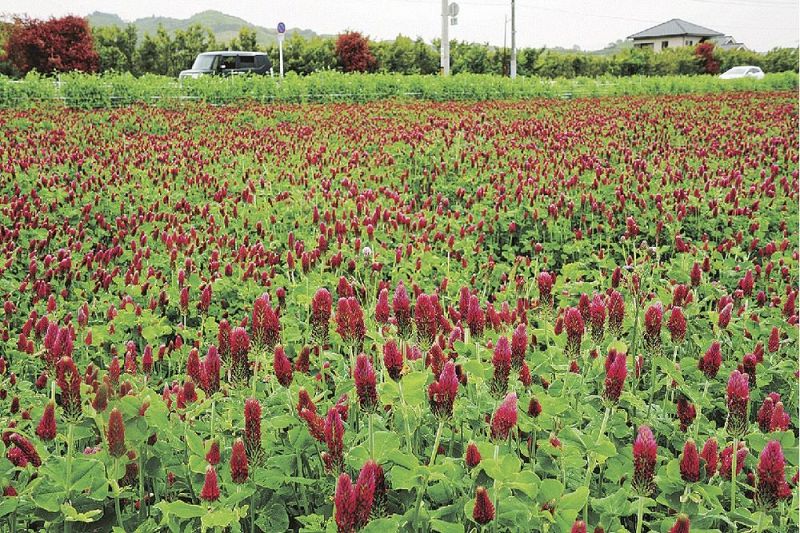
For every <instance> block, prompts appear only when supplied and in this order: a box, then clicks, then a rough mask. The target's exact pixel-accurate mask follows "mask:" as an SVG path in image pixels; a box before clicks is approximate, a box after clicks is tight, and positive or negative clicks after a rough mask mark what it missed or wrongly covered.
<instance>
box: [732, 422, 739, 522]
mask: <svg viewBox="0 0 800 533" xmlns="http://www.w3.org/2000/svg"><path fill="white" fill-rule="evenodd" d="M738 446H739V439H738V438H737V437H733V448H732V450H733V453H731V507H730V511H731V513H733V512H734V511H735V510H736V467H737V465H736V460H737V459H738V457H737V456H738V455H739V454H738V449H737V448H738Z"/></svg>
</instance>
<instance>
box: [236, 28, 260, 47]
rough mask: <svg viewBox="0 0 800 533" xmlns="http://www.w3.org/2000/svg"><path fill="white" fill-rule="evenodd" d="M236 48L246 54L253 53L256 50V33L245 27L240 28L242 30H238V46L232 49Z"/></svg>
mask: <svg viewBox="0 0 800 533" xmlns="http://www.w3.org/2000/svg"><path fill="white" fill-rule="evenodd" d="M236 48H238V49H239V50H243V51H247V52H255V51H256V50H258V43H257V42H256V31H255V30H254V29H252V28H248V27H247V26H242V28H241V29H239V37H238V46H237V47H234V49H236Z"/></svg>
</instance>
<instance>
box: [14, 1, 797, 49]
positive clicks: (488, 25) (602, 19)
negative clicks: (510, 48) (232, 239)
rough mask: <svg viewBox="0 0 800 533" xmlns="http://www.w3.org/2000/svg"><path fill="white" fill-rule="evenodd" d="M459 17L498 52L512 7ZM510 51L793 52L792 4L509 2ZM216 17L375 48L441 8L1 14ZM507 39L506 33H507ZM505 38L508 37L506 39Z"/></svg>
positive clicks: (434, 23) (302, 4)
mask: <svg viewBox="0 0 800 533" xmlns="http://www.w3.org/2000/svg"><path fill="white" fill-rule="evenodd" d="M456 1H457V2H458V3H459V4H460V7H461V12H460V14H459V16H458V25H457V26H451V32H450V37H451V39H458V40H466V41H475V42H489V43H492V44H497V45H502V44H503V28H504V23H505V22H504V21H505V17H506V16H507V15H509V14H510V7H509V6H510V3H511V1H510V0H456ZM516 3H517V43H518V46H523V47H524V46H544V45H547V46H563V47H572V46H573V45H578V46H580V47H581V48H582V49H585V50H594V49H598V48H602V47H604V46H605V45H606V44H608V43H609V42H612V41H615V40H616V39H624V38H625V37H627V36H628V35H630V34H632V33H636V32H638V31H640V30H643V29H645V28H648V27H650V26H654V25H656V24H659V23H661V22H664V21H666V20H669V19H671V18H682V19H684V20H688V21H689V22H693V23H695V24H699V25H701V26H706V27H709V28H711V29H714V30H717V31H719V32H722V33H725V34H728V35H733V36H734V37H735V38H736V39H737V40H739V41H741V42H743V43H745V45H747V46H748V47H749V48H751V49H753V50H758V51H766V50H769V49H770V48H773V47H775V46H798V32H799V31H800V30H799V29H798V17H800V10H799V9H798V6H799V5H800V2H798V0H516ZM206 9H217V10H219V11H222V12H224V13H228V14H230V15H235V16H238V17H241V18H243V19H245V20H247V21H248V22H251V23H254V24H258V25H261V26H267V27H274V26H275V24H277V22H278V21H283V22H285V23H286V25H287V27H300V28H307V29H311V30H313V31H315V32H317V33H325V34H335V33H339V32H341V31H343V30H347V29H350V30H358V31H361V32H363V33H366V34H368V35H369V36H370V37H371V38H373V39H390V38H393V37H394V36H396V35H397V34H398V33H402V34H404V35H408V36H410V37H417V36H421V37H423V38H424V39H426V40H430V39H432V38H434V37H437V36H438V35H439V34H440V31H441V30H440V28H441V25H440V24H441V22H440V21H441V19H440V17H439V13H440V9H441V2H440V0H258V1H256V0H226V1H225V2H219V1H213V0H167V1H165V0H69V1H66V0H62V1H58V0H34V1H33V2H31V0H2V2H0V12H3V13H5V14H8V13H27V14H28V15H30V16H33V17H38V18H46V17H49V16H51V15H56V16H58V15H65V14H74V15H87V14H89V13H91V12H92V11H103V12H106V13H116V14H118V15H120V16H121V17H122V18H123V19H125V20H128V21H132V20H134V19H137V18H140V17H149V16H152V15H156V16H168V17H176V18H188V17H189V16H191V15H192V14H194V13H197V12H199V11H203V10H206ZM509 31H510V25H509ZM509 38H510V37H509Z"/></svg>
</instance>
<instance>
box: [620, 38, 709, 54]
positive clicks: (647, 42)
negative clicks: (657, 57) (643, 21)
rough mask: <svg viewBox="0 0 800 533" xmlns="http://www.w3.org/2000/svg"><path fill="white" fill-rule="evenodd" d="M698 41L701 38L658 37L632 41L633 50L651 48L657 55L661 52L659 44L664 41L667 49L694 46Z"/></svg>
mask: <svg viewBox="0 0 800 533" xmlns="http://www.w3.org/2000/svg"><path fill="white" fill-rule="evenodd" d="M700 39H702V37H697V36H695V35H686V36H683V35H682V36H678V37H660V38H658V39H634V40H633V46H634V47H635V48H636V47H644V48H652V50H653V51H654V52H655V53H658V52H660V51H661V50H662V48H661V44H662V42H664V41H666V42H667V48H679V47H681V46H694V45H696V44H697V43H699V42H700Z"/></svg>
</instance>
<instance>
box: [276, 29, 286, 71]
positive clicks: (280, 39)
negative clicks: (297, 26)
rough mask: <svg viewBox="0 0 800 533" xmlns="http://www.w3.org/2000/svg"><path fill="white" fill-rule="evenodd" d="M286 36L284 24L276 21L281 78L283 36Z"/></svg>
mask: <svg viewBox="0 0 800 533" xmlns="http://www.w3.org/2000/svg"><path fill="white" fill-rule="evenodd" d="M285 36H286V24H284V23H283V22H279V23H278V57H279V59H278V61H279V63H280V69H281V78H283V38H284V37H285Z"/></svg>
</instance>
